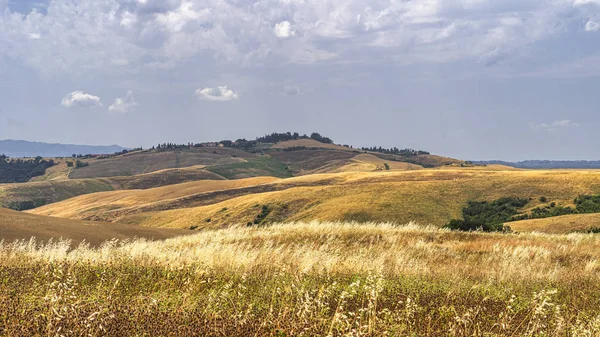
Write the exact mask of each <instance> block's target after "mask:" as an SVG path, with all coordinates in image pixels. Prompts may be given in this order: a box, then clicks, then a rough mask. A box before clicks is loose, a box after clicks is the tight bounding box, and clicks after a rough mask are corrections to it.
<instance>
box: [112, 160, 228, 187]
mask: <svg viewBox="0 0 600 337" xmlns="http://www.w3.org/2000/svg"><path fill="white" fill-rule="evenodd" d="M222 179H225V178H223V177H222V176H220V175H218V174H215V173H212V172H210V171H207V170H205V169H204V166H202V165H200V166H192V167H186V168H182V169H166V170H161V171H156V172H152V173H146V174H138V175H135V176H130V177H111V178H106V179H104V180H105V181H109V182H111V183H112V184H118V186H119V189H124V190H133V189H148V188H154V187H160V186H167V185H174V184H181V183H185V182H189V181H198V180H222Z"/></svg>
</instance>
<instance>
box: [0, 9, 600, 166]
mask: <svg viewBox="0 0 600 337" xmlns="http://www.w3.org/2000/svg"><path fill="white" fill-rule="evenodd" d="M599 52H600V0H544V1H542V0H518V1H517V0H504V1H498V0H493V1H492V0H452V1H444V0H413V1H401V0H387V1H383V0H368V1H367V0H323V1H315V0H256V1H244V0H203V1H199V0H163V1H157V0H88V1H76V0H54V1H29V0H26V1H23V0H0V139H3V138H12V139H26V140H36V141H52V142H65V143H81V144H113V143H117V144H120V145H123V146H131V147H133V146H138V145H143V146H150V145H153V144H155V143H158V142H188V141H207V140H215V139H229V138H237V137H247V138H253V137H254V136H257V135H261V134H264V133H270V132H274V131H278V132H283V131H298V132H306V133H309V132H312V131H318V132H321V133H322V134H325V135H327V136H330V137H332V138H333V139H334V140H335V141H337V142H339V143H351V144H354V145H357V146H372V145H377V146H379V145H381V146H398V147H413V148H418V149H425V150H428V151H431V152H434V153H438V154H442V155H448V156H454V157H458V158H464V159H504V160H522V159H600V148H598V147H597V146H595V141H594V140H595V135H596V130H597V129H598V127H599V126H600V114H598V107H599V106H600V105H599V104H598V103H599V102H598V101H599V100H600V99H599V98H597V97H598V95H597V93H596V91H597V90H598V89H597V88H599V87H600V81H599V75H600V53H599Z"/></svg>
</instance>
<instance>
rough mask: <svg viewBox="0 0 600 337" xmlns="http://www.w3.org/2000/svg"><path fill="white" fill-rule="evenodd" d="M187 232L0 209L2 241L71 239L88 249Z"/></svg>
mask: <svg viewBox="0 0 600 337" xmlns="http://www.w3.org/2000/svg"><path fill="white" fill-rule="evenodd" d="M190 232H191V231H185V230H171V229H159V228H141V227H137V226H128V225H121V224H113V223H101V222H91V221H78V220H70V219H59V218H52V217H46V216H40V215H33V214H27V213H21V212H17V211H12V210H8V209H4V208H0V238H1V239H2V240H4V241H5V242H11V241H15V240H29V239H30V238H32V237H35V238H36V241H38V242H44V241H48V240H50V239H54V240H57V239H60V238H63V239H69V240H72V242H73V243H74V244H79V243H80V242H82V241H85V242H88V243H90V244H91V245H92V246H98V245H100V244H101V243H102V242H104V241H106V240H112V239H127V238H146V239H156V240H162V239H166V238H171V237H175V236H179V235H187V234H190Z"/></svg>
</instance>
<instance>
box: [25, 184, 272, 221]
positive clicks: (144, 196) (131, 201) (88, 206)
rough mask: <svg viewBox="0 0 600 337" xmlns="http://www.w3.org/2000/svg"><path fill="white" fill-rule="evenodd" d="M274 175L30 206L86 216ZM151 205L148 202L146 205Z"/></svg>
mask: <svg viewBox="0 0 600 337" xmlns="http://www.w3.org/2000/svg"><path fill="white" fill-rule="evenodd" d="M278 180H279V179H277V178H273V177H259V178H249V179H240V180H207V181H194V182H188V183H182V184H176V185H168V186H163V187H158V188H153V189H147V190H124V191H114V192H105V193H94V194H90V195H82V196H79V197H77V198H72V199H68V200H65V201H62V202H59V203H56V204H50V205H47V206H44V207H39V208H37V209H34V210H31V211H30V213H33V214H41V215H50V216H56V217H64V218H73V219H85V218H87V217H90V216H91V215H95V214H101V213H103V212H108V211H117V210H122V209H128V208H132V207H135V206H137V207H140V208H143V207H152V206H154V207H160V206H161V205H163V204H165V203H167V202H168V201H179V200H181V199H182V198H186V197H187V198H193V197H194V196H195V195H202V194H207V193H214V192H215V191H225V193H226V194H229V193H230V192H227V191H231V190H236V189H243V188H247V187H250V186H257V185H261V184H266V183H270V182H273V181H278ZM149 205H150V206H149Z"/></svg>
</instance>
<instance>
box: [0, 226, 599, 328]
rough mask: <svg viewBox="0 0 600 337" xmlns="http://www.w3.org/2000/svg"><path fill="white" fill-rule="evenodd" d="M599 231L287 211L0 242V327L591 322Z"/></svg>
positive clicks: (594, 321)
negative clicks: (173, 227) (133, 236)
mask: <svg viewBox="0 0 600 337" xmlns="http://www.w3.org/2000/svg"><path fill="white" fill-rule="evenodd" d="M599 270H600V237H599V236H595V235H592V234H569V235H548V234H520V235H517V234H482V233H460V232H449V231H445V230H441V229H437V228H432V227H419V226H416V225H407V226H393V225H389V224H362V225H357V224H351V223H316V222H315V223H295V224H275V225H271V226H268V227H259V228H253V227H239V228H229V229H222V230H214V231H203V232H200V233H199V234H196V235H192V236H186V237H180V238H174V239H169V240H166V241H161V242H148V241H144V240H139V241H125V242H117V241H111V242H108V243H106V244H105V245H103V246H102V247H100V248H95V249H93V248H89V247H87V246H85V245H80V246H77V247H70V246H69V243H68V242H55V243H47V244H44V245H40V244H36V243H35V242H34V241H21V242H14V243H6V242H3V243H2V244H1V245H0V335H4V336H194V335H195V336H315V335H320V336H382V335H389V336H598V335H600V296H599V294H600V282H599V281H600V274H599V273H598V271H599Z"/></svg>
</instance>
